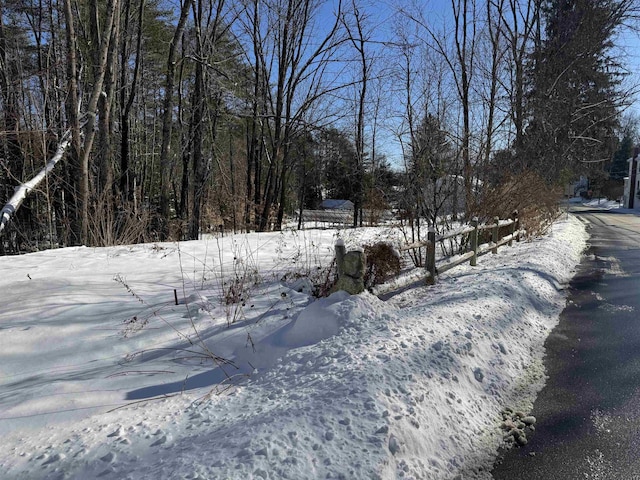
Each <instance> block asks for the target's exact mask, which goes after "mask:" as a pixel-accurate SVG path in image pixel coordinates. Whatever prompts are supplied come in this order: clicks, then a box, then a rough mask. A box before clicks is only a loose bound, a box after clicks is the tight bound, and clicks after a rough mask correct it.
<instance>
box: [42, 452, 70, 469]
mask: <svg viewBox="0 0 640 480" xmlns="http://www.w3.org/2000/svg"><path fill="white" fill-rule="evenodd" d="M64 458H65V454H64V453H55V454H53V455H51V456H50V457H49V458H48V459H47V460H45V461H44V462H43V463H42V465H43V466H44V465H51V464H52V463H56V462H59V461H60V460H64Z"/></svg>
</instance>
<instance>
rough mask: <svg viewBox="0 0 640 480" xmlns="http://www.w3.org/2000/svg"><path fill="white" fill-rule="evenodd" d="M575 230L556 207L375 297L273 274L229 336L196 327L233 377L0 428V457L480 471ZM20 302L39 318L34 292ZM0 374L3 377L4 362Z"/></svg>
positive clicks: (193, 473)
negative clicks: (521, 238)
mask: <svg viewBox="0 0 640 480" xmlns="http://www.w3.org/2000/svg"><path fill="white" fill-rule="evenodd" d="M585 242H586V233H585V231H584V227H583V226H582V224H581V223H580V222H579V221H578V220H576V219H575V218H573V217H568V218H567V219H566V220H563V221H561V222H558V223H557V224H555V225H554V226H553V229H552V231H551V233H550V235H549V236H547V237H545V238H543V239H538V240H535V241H532V242H529V243H520V244H517V245H515V246H514V247H513V248H503V249H500V251H499V253H498V254H497V255H487V256H485V257H482V259H481V260H480V262H479V264H478V266H477V267H469V266H461V267H459V268H456V269H453V270H451V271H450V272H448V273H447V274H445V275H443V276H441V277H440V279H439V281H438V283H437V284H436V285H435V286H433V287H421V288H416V289H413V290H411V291H407V292H404V293H402V294H400V295H397V296H396V297H394V298H393V299H392V300H390V301H388V302H383V301H381V300H379V299H378V298H376V297H374V296H372V295H370V294H367V293H365V294H362V295H358V296H351V297H350V296H347V295H345V294H344V293H342V292H338V293H337V294H334V295H332V296H331V297H329V298H327V299H322V300H318V301H315V302H312V303H308V301H309V300H308V297H307V296H306V295H305V294H304V293H298V292H295V291H292V290H287V289H286V287H285V286H280V287H278V289H276V290H275V291H273V292H271V293H272V297H269V298H273V297H276V298H277V296H278V295H279V296H281V297H287V298H288V300H289V303H288V304H287V305H288V306H286V307H285V306H284V304H282V305H280V306H278V307H273V308H270V309H263V310H261V311H262V312H269V315H264V314H262V313H261V315H262V316H261V317H259V318H258V319H257V320H255V319H254V320H255V321H254V322H253V323H252V324H251V326H250V328H249V326H248V325H245V326H244V327H243V328H245V329H244V330H241V336H242V337H243V338H244V347H243V346H242V345H241V342H240V340H239V339H240V337H239V336H234V335H232V334H231V333H230V332H233V331H234V329H233V328H231V329H228V328H218V327H216V328H218V329H217V330H216V329H215V328H213V327H212V329H211V330H208V331H207V332H208V334H209V337H208V338H207V340H206V341H207V342H210V345H211V346H212V347H213V346H218V347H221V348H219V349H218V350H214V351H222V352H224V353H225V354H227V355H229V356H230V357H232V358H235V359H236V360H237V361H238V363H240V364H242V365H245V366H249V368H244V369H243V370H242V372H243V373H246V374H247V375H249V376H248V378H247V379H246V380H243V381H238V382H235V383H234V384H235V385H236V387H235V388H230V389H229V390H227V391H226V392H225V393H224V394H222V395H207V394H208V393H209V392H210V391H211V387H210V385H209V386H207V387H203V388H200V389H197V388H194V389H191V390H188V391H186V392H185V393H183V394H178V395H175V396H171V397H170V398H166V399H164V400H156V401H153V402H144V403H134V404H131V405H129V406H127V407H124V408H121V409H118V410H115V411H112V412H109V413H105V412H104V408H103V409H102V411H101V412H99V413H95V414H94V415H92V416H82V415H76V418H75V419H71V420H70V421H68V422H63V423H59V424H56V425H55V426H48V427H47V426H42V427H40V428H35V427H34V425H33V424H30V427H31V430H20V431H15V432H13V433H12V434H10V435H8V436H5V437H4V438H3V439H2V440H1V441H0V442H1V445H2V449H1V453H0V471H3V472H5V476H4V477H3V478H17V479H20V478H24V479H40V478H77V479H84V478H98V477H99V478H105V479H143V478H149V479H151V478H153V479H157V478H189V479H196V478H207V479H213V478H219V479H287V478H289V479H319V478H323V479H324V478H328V479H376V478H377V479H385V480H386V479H395V478H414V479H454V478H460V479H462V478H464V479H469V478H487V479H488V478H491V477H490V474H489V473H488V469H489V468H490V465H491V464H492V461H493V459H494V457H495V455H496V450H497V448H498V446H499V445H500V442H501V439H502V434H501V432H500V431H499V422H500V420H501V417H500V411H501V409H502V408H504V407H507V406H509V407H513V408H517V409H521V410H524V411H527V410H528V409H530V407H531V405H532V402H533V400H534V398H535V395H536V393H537V392H538V391H539V389H540V388H541V387H542V385H543V382H544V371H543V368H542V357H543V354H544V351H543V342H544V340H545V338H546V336H547V335H548V334H549V332H550V330H551V329H552V328H553V327H554V325H555V324H556V322H557V320H558V315H559V313H560V312H561V310H562V308H563V306H564V302H565V294H564V291H563V289H564V287H565V286H566V284H567V282H568V281H569V280H570V278H571V277H572V275H573V272H574V267H575V266H576V264H577V263H578V262H579V259H580V254H581V252H582V250H583V249H584V247H585ZM128 258H129V261H131V258H132V257H131V256H129V257H128ZM149 288H151V287H149ZM263 293H264V295H265V297H264V298H267V297H268V292H267V291H266V290H265V292H263ZM256 300H258V298H257V297H256ZM265 302H266V303H268V301H266V300H265ZM204 307H205V305H204V304H202V305H199V307H198V308H197V309H195V310H194V311H195V312H196V313H198V312H202V309H203V308H204ZM14 308H16V311H17V310H18V308H19V306H17V307H14ZM256 308H257V307H256ZM29 312H30V313H31V314H32V315H33V316H34V318H39V319H40V321H42V319H44V318H46V315H45V314H44V313H42V312H38V310H37V306H36V305H35V303H34V304H30V306H29ZM91 312H92V313H94V314H96V309H95V308H94V309H91ZM85 313H87V312H85ZM2 314H3V315H4V316H0V321H3V320H6V318H7V316H6V315H7V314H6V313H5V312H3V313H2ZM2 314H0V315H2ZM66 318H68V317H66ZM69 323H70V324H71V323H72V322H69ZM236 330H237V329H236ZM216 332H218V333H217V334H216ZM247 332H248V333H247ZM2 333H3V332H0V335H2ZM247 336H248V337H249V338H250V340H251V342H249V343H248V341H247V338H246V337H247ZM0 338H2V337H0ZM20 338H22V337H20ZM91 341H92V342H99V341H100V337H96V338H93V339H91ZM96 344H97V343H94V345H96ZM223 346H226V347H227V348H226V349H224V348H222V347H223ZM3 347H4V345H3ZM89 347H91V345H87V349H88V348H89ZM3 355H5V354H3ZM32 355H33V358H34V362H37V360H36V359H37V352H35V351H34V352H32ZM166 368H169V367H168V366H166ZM193 368H195V367H193ZM84 373H85V374H86V375H92V373H91V370H90V368H89V367H87V368H86V370H85V372H84ZM201 374H202V375H204V376H206V375H215V371H211V370H203V371H202V373H201ZM2 375H3V381H4V382H5V384H6V382H7V381H8V380H7V378H8V377H7V376H9V377H10V376H11V375H12V373H11V372H10V371H8V370H7V368H3V370H2ZM20 378H21V381H22V382H27V379H25V378H24V377H20ZM18 387H19V386H18ZM18 387H16V388H18ZM47 388H52V387H51V386H48V387H47ZM3 391H4V390H3ZM178 393H179V392H178ZM5 398H6V397H5ZM47 398H49V399H52V398H53V397H52V396H48V397H47ZM0 401H1V402H6V400H5V399H3V397H0ZM52 402H54V405H55V399H53V400H52ZM32 413H33V412H30V414H32ZM3 421H5V422H8V421H9V420H7V419H2V418H0V427H1V423H2V422H3ZM11 421H13V422H14V424H18V425H19V423H15V422H18V419H17V418H13V419H12V420H11Z"/></svg>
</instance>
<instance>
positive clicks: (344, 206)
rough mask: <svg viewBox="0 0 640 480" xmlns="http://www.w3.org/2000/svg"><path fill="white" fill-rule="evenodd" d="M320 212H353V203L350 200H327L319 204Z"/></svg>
mask: <svg viewBox="0 0 640 480" xmlns="http://www.w3.org/2000/svg"><path fill="white" fill-rule="evenodd" d="M320 208H321V209H322V210H353V202H351V201H350V200H335V199H331V198H327V199H326V200H323V201H322V203H321V204H320Z"/></svg>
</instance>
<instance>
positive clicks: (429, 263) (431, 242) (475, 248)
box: [371, 212, 524, 295]
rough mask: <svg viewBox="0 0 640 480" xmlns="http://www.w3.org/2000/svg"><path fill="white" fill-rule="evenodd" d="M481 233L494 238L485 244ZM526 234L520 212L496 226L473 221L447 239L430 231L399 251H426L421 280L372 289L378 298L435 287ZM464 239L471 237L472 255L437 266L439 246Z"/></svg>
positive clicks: (444, 260) (409, 279)
mask: <svg viewBox="0 0 640 480" xmlns="http://www.w3.org/2000/svg"><path fill="white" fill-rule="evenodd" d="M507 227H509V228H508V231H509V233H508V234H507V235H504V233H505V231H506V230H507ZM481 232H487V233H489V234H490V237H489V238H490V240H489V241H488V242H485V243H482V242H481V239H482V237H481ZM523 233H524V231H522V230H520V222H519V220H518V212H514V214H513V215H512V218H509V219H505V220H501V219H500V218H498V217H495V218H494V221H493V223H487V224H483V225H481V224H479V222H478V218H477V217H476V218H474V219H473V220H472V221H471V224H470V225H468V226H466V227H463V228H461V229H459V230H456V231H453V232H448V233H445V234H444V235H436V234H435V231H434V230H433V229H429V232H428V234H427V240H426V241H423V242H416V243H412V244H409V245H405V246H403V247H401V248H400V249H399V250H400V251H401V252H403V251H409V250H414V251H415V250H418V249H425V250H426V256H425V258H426V262H425V265H426V266H425V267H422V268H421V270H422V271H421V272H419V274H418V275H417V276H416V275H407V276H406V280H405V281H403V280H402V279H401V278H399V279H396V280H394V281H390V282H387V283H384V284H382V285H376V286H374V287H373V288H372V289H371V290H372V293H373V294H374V295H384V294H387V293H390V292H392V291H394V290H399V289H401V288H404V287H406V286H407V285H409V284H412V283H415V282H416V281H419V280H423V281H426V282H427V283H428V284H432V283H434V282H435V280H436V277H437V275H439V274H441V273H444V272H446V271H447V270H451V269H452V268H453V267H456V266H458V265H460V264H462V263H464V262H467V261H468V262H469V264H470V265H471V266H476V265H477V262H478V257H480V256H482V255H484V254H486V253H489V252H491V253H494V254H495V253H498V247H500V246H502V245H505V244H508V245H509V246H511V245H512V244H513V241H514V240H516V241H520V236H521V235H522V234H523ZM463 235H469V242H468V244H469V249H468V251H466V252H465V253H462V254H460V255H454V256H450V257H444V258H442V259H440V260H439V261H438V262H436V246H437V244H438V243H442V242H444V241H446V240H449V239H452V238H455V237H459V236H463Z"/></svg>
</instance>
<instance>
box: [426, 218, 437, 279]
mask: <svg viewBox="0 0 640 480" xmlns="http://www.w3.org/2000/svg"><path fill="white" fill-rule="evenodd" d="M427 241H428V242H429V244H428V245H427V270H429V273H430V274H431V277H430V280H428V281H427V283H428V284H434V283H436V231H435V230H434V229H433V228H429V231H428V232H427Z"/></svg>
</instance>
